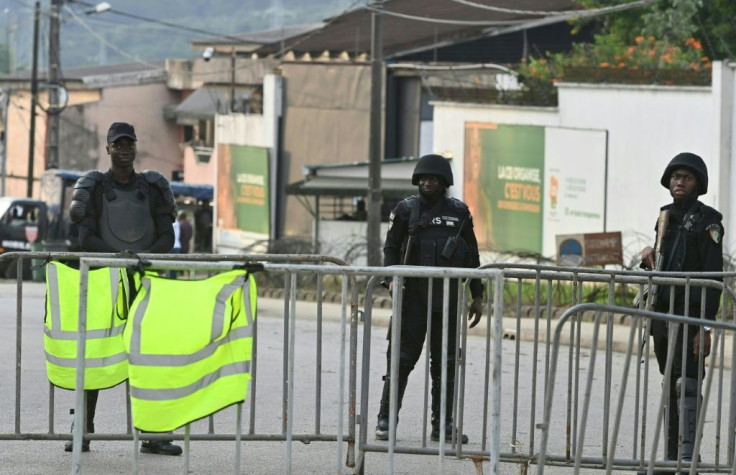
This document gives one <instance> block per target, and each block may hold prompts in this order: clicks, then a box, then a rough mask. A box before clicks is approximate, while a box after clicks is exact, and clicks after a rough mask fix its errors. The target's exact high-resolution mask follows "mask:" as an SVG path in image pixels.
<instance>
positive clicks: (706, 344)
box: [693, 331, 710, 360]
mask: <svg viewBox="0 0 736 475" xmlns="http://www.w3.org/2000/svg"><path fill="white" fill-rule="evenodd" d="M699 351H700V331H698V333H696V334H695V336H694V337H693V356H694V357H695V359H696V360H697V359H698V353H699ZM706 356H710V331H704V332H703V357H706Z"/></svg>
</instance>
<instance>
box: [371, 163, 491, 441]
mask: <svg viewBox="0 0 736 475" xmlns="http://www.w3.org/2000/svg"><path fill="white" fill-rule="evenodd" d="M411 182H412V184H413V185H418V187H419V196H412V197H410V198H407V199H405V200H403V201H400V202H399V203H398V204H397V205H396V207H395V208H394V210H393V211H392V213H391V216H390V221H389V229H388V233H387V235H386V243H385V245H384V248H383V253H384V259H383V264H384V265H385V266H393V265H401V264H403V265H419V266H429V267H469V268H476V267H478V266H479V265H480V259H479V256H478V242H477V240H476V238H475V233H474V231H473V218H472V216H471V214H470V210H469V209H468V207H467V205H465V203H463V202H462V201H460V200H457V199H455V198H449V197H447V188H448V187H449V186H451V185H452V184H453V177H452V169H451V168H450V164H449V163H448V161H447V160H446V159H445V158H444V157H442V156H440V155H425V156H423V157H421V158H420V159H419V161H418V162H417V165H416V167H415V168H414V174H413V175H412V180H411ZM410 236H411V239H410ZM448 242H449V243H448ZM407 246H408V247H409V248H408V249H407ZM450 282H451V283H450V302H449V309H450V312H449V313H450V314H449V326H448V337H447V341H448V351H447V392H446V398H447V399H446V401H447V406H446V425H445V431H446V438H447V440H449V438H450V437H451V434H452V420H453V419H452V408H453V406H454V405H453V391H454V388H455V355H456V348H455V335H456V321H457V299H458V291H457V287H458V285H457V284H458V283H457V280H456V279H452V280H451V281H450ZM428 283H429V280H428V279H420V278H412V279H406V280H405V285H404V289H405V290H404V297H403V301H402V308H401V340H400V351H399V380H398V385H399V386H398V393H399V407H401V400H402V398H403V396H404V391H405V390H406V384H407V382H408V378H409V373H410V372H411V371H412V369H414V365H415V364H416V362H417V360H418V359H419V356H420V355H421V352H422V346H423V344H424V339H425V336H426V333H427V303H428V301H429V295H428ZM392 284H393V282H391V283H390V284H389V285H392ZM470 291H471V294H472V299H473V300H472V304H471V306H470V311H469V315H468V319H469V320H471V323H470V327H471V328H472V327H474V326H475V325H477V324H478V322H479V321H480V318H481V311H482V302H483V284H482V283H481V281H480V280H478V279H473V280H471V281H470ZM431 297H432V299H431V305H432V319H431V325H432V328H431V338H430V340H431V341H430V374H431V376H432V433H431V439H432V440H439V434H440V432H439V431H440V397H441V392H440V391H441V384H442V382H441V374H442V366H441V365H442V308H443V302H442V300H443V280H442V279H434V282H433V284H432V296H431ZM390 356H391V345H390V343H389V348H388V351H387V352H386V359H387V362H388V364H387V368H388V370H387V374H386V376H384V385H383V394H382V397H381V404H380V408H379V411H378V425H377V427H376V438H377V439H379V440H387V439H388V428H389V394H390V392H389V387H390V381H389V374H390V367H391V362H390ZM458 438H459V440H460V441H461V442H462V443H467V442H468V438H467V436H465V435H462V434H460V435H459V437H458Z"/></svg>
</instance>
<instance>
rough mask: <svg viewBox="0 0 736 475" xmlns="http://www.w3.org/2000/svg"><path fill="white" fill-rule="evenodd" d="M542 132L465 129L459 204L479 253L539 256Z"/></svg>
mask: <svg viewBox="0 0 736 475" xmlns="http://www.w3.org/2000/svg"><path fill="white" fill-rule="evenodd" d="M544 137H545V131H544V127H538V126H527V125H505V124H493V123H474V122H468V123H466V124H465V142H466V143H465V167H464V169H465V176H464V200H465V202H466V203H467V204H468V206H469V207H470V209H471V211H472V212H473V215H474V218H475V219H474V225H475V230H476V236H477V238H478V244H479V245H480V247H481V248H483V249H489V250H493V251H501V252H515V253H534V254H541V253H542V244H543V240H542V236H543V213H542V211H543V210H542V204H543V196H544V189H543V188H544Z"/></svg>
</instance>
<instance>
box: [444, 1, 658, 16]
mask: <svg viewBox="0 0 736 475" xmlns="http://www.w3.org/2000/svg"><path fill="white" fill-rule="evenodd" d="M450 1H451V2H455V3H459V4H461V5H466V6H468V7H473V8H480V9H482V10H490V11H494V12H500V13H514V14H519V15H539V16H556V15H564V14H567V13H570V12H571V10H557V11H555V10H521V9H516V8H503V7H495V6H493V5H484V4H481V3H476V2H471V1H470V0H450ZM654 1H657V0H637V1H634V2H627V3H622V4H619V5H612V6H610V7H601V8H592V9H590V10H581V11H585V12H588V14H590V15H598V14H604V13H609V12H615V11H618V10H620V9H628V8H634V7H638V6H646V5H648V4H650V3H654Z"/></svg>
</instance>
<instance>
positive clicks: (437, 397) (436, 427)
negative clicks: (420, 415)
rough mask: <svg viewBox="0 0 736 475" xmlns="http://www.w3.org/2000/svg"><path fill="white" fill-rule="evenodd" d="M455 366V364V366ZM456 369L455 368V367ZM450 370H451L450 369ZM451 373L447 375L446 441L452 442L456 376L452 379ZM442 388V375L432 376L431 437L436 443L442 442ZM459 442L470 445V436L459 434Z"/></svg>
mask: <svg viewBox="0 0 736 475" xmlns="http://www.w3.org/2000/svg"><path fill="white" fill-rule="evenodd" d="M453 365H454V364H453ZM453 368H454V366H453ZM448 369H449V368H448ZM449 373H450V371H448V375H447V394H446V398H447V399H446V404H445V441H447V442H451V441H452V429H453V422H452V409H453V399H454V398H453V391H454V389H455V378H454V375H453V377H452V378H450V374H449ZM441 388H442V381H441V375H439V376H437V377H436V376H435V375H432V432H431V433H430V435H429V438H430V440H433V441H435V442H437V441H439V440H440V420H441V419H440V409H441V407H440V403H441V397H442V394H441V393H440V391H441ZM457 441H458V442H460V443H462V444H467V443H468V436H467V435H465V434H457Z"/></svg>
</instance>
